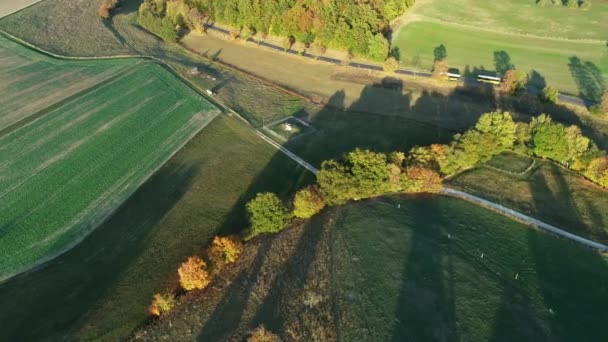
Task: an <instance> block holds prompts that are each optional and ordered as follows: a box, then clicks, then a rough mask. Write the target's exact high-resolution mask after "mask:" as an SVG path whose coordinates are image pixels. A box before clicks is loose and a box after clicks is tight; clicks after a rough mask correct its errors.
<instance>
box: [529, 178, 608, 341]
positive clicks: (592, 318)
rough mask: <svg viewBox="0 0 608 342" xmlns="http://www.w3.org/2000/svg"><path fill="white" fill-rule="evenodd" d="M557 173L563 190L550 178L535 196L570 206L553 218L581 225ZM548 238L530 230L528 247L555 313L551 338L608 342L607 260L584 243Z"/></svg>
mask: <svg viewBox="0 0 608 342" xmlns="http://www.w3.org/2000/svg"><path fill="white" fill-rule="evenodd" d="M554 167H556V166H554ZM554 173H555V174H556V179H557V180H556V182H555V183H556V186H557V187H558V189H557V190H552V189H551V187H550V186H549V184H548V182H547V181H546V180H545V179H544V178H542V177H540V178H539V177H537V178H536V180H535V182H534V188H533V189H532V193H533V196H534V199H535V201H536V203H537V205H539V206H551V204H557V203H566V204H565V207H564V206H562V207H560V208H558V209H557V208H555V207H553V208H552V210H553V211H554V213H553V214H555V211H560V212H563V213H564V214H565V215H566V216H568V220H570V221H575V222H576V221H580V216H579V215H578V212H577V210H576V207H575V206H574V200H573V199H572V197H571V191H570V189H569V188H568V185H567V183H566V182H565V180H564V179H563V178H562V176H561V175H560V173H559V172H558V171H555V172H554ZM574 233H577V232H576V231H575V232H574ZM545 234H546V233H543V232H538V231H533V230H530V231H529V232H528V245H529V248H530V249H531V251H532V255H533V257H534V263H535V269H536V273H537V275H538V278H539V280H538V281H539V285H540V291H541V294H542V296H543V298H544V303H545V306H546V307H547V308H548V309H547V310H548V311H549V324H550V328H551V334H552V335H555V336H557V337H558V339H560V340H563V341H575V340H576V341H605V340H607V339H608V331H607V330H606V329H605V325H606V321H607V320H608V265H607V263H606V260H605V258H603V257H601V256H600V255H599V254H598V253H597V252H595V251H592V250H588V249H587V248H586V247H583V246H581V245H579V244H575V243H574V242H571V241H566V240H563V239H558V238H553V237H547V236H545Z"/></svg>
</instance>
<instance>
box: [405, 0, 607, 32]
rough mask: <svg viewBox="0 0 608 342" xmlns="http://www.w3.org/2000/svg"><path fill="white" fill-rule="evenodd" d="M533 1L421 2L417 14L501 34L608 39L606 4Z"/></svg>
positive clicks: (435, 0)
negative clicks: (586, 7)
mask: <svg viewBox="0 0 608 342" xmlns="http://www.w3.org/2000/svg"><path fill="white" fill-rule="evenodd" d="M546 2H547V3H548V4H547V5H545V6H538V5H536V1H535V0H507V1H487V0H421V1H417V2H416V8H415V13H416V14H417V15H420V16H423V17H428V18H433V19H440V20H443V21H447V22H451V23H458V24H462V25H467V26H474V27H479V28H482V29H491V30H496V31H501V32H508V33H517V34H527V35H536V36H545V37H557V38H568V39H594V40H598V39H600V40H606V39H608V22H607V21H606V17H607V16H608V2H607V1H597V0H592V1H591V3H592V5H591V8H590V9H589V10H579V9H572V8H568V7H566V6H561V5H551V4H550V1H546Z"/></svg>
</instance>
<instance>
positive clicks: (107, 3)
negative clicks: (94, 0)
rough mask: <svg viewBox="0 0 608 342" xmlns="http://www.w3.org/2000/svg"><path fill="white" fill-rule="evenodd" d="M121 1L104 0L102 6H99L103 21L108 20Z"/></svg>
mask: <svg viewBox="0 0 608 342" xmlns="http://www.w3.org/2000/svg"><path fill="white" fill-rule="evenodd" d="M118 1H119V0H102V1H101V5H99V16H100V17H102V18H103V19H108V18H109V17H110V14H111V13H112V10H114V9H115V8H116V6H118Z"/></svg>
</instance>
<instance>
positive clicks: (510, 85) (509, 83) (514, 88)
mask: <svg viewBox="0 0 608 342" xmlns="http://www.w3.org/2000/svg"><path fill="white" fill-rule="evenodd" d="M527 82H528V76H527V75H526V73H525V72H523V71H518V70H513V69H511V70H509V71H507V72H506V74H505V75H504V77H503V80H502V82H501V83H500V91H502V92H504V93H508V94H511V95H516V94H517V93H519V92H520V91H522V90H525V89H526V83H527Z"/></svg>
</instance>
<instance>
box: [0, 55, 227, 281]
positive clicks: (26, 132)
mask: <svg viewBox="0 0 608 342" xmlns="http://www.w3.org/2000/svg"><path fill="white" fill-rule="evenodd" d="M23 50H24V49H23ZM70 63H71V62H69V61H56V63H55V65H56V68H57V69H59V70H58V71H57V75H61V73H62V72H64V70H65V69H67V70H68V73H70V71H69V68H70ZM121 67H123V68H124V66H121ZM38 70H39V68H35V69H34V70H32V72H33V73H34V74H33V75H32V76H29V74H28V73H27V71H26V70H24V69H23V68H19V67H14V66H13V64H4V65H2V67H1V68H0V71H1V72H3V73H4V74H6V75H7V78H8V79H9V80H12V79H15V78H14V77H18V76H25V77H26V78H27V77H30V78H31V80H30V81H29V82H32V83H36V81H38V84H45V82H44V75H45V73H44V72H40V73H38ZM100 70H102V73H103V69H100ZM110 70H112V72H113V73H116V72H119V71H118V70H114V69H110ZM49 72H50V70H49ZM85 77H86V73H84V74H83V75H81V78H82V79H85ZM95 81H97V82H99V79H98V77H97V75H96V74H93V80H87V82H91V83H93V82H95ZM83 82H84V81H83ZM49 86H51V85H50V84H49ZM55 86H56V85H55ZM33 88H36V87H35V86H34V87H33ZM21 89H23V88H22V87H15V88H13V87H10V86H9V87H8V89H7V93H6V94H7V95H8V96H6V97H3V99H5V98H9V101H7V102H6V103H13V102H14V105H15V108H16V109H19V108H24V107H19V105H20V104H21V105H22V104H23V103H36V102H37V101H38V100H37V93H38V92H37V91H35V90H32V91H31V92H29V91H28V92H26V93H24V92H22V91H21ZM61 89H65V88H58V90H57V91H56V92H57V93H58V94H59V95H58V96H57V99H54V100H55V101H57V100H58V99H59V98H60V97H66V96H70V92H71V90H68V92H67V93H66V94H63V93H62V92H61ZM68 89H69V87H68ZM38 91H42V90H41V89H38ZM15 94H17V95H15ZM13 99H18V100H19V101H17V100H13ZM45 101H51V99H50V98H47V99H46V100H45ZM53 104H54V103H53V102H45V105H46V106H51V108H50V109H49V110H48V111H46V112H44V113H42V114H41V115H38V116H37V117H36V118H34V119H32V120H27V122H25V123H23V124H21V122H19V123H18V124H17V125H15V126H16V127H15V128H14V129H11V130H8V131H6V132H5V133H4V134H2V135H1V136H0V173H1V174H2V177H1V178H0V189H2V190H1V191H0V198H1V199H2V201H1V202H0V224H1V225H2V227H3V232H2V233H3V234H2V240H1V241H0V252H1V253H2V255H3V258H2V260H0V279H4V278H7V277H9V276H10V275H12V274H15V273H17V272H20V271H22V270H24V269H27V268H29V267H31V266H33V265H35V264H36V263H39V262H40V261H42V260H48V259H49V258H51V257H53V256H55V255H56V254H57V253H60V252H62V251H64V250H65V249H66V248H68V247H70V246H72V245H73V244H74V243H76V242H78V241H79V240H80V239H82V237H83V236H84V235H86V234H87V233H89V232H90V231H91V230H93V229H94V228H95V227H96V226H97V225H99V224H100V223H101V222H102V221H103V220H104V219H106V218H107V217H108V215H110V214H111V213H112V212H113V211H114V210H115V208H116V207H117V206H118V205H120V204H121V203H122V202H123V201H124V200H125V199H126V198H128V197H129V196H130V195H131V194H132V193H133V192H134V191H135V190H136V189H137V188H138V187H139V186H140V185H141V183H142V182H144V181H145V180H146V179H147V178H148V177H149V176H150V175H151V174H152V173H153V172H155V171H156V170H157V169H158V168H159V167H160V166H161V165H163V164H164V163H165V161H166V160H167V159H168V158H169V157H171V155H173V153H175V152H176V151H177V150H178V149H180V148H181V147H182V146H183V145H184V144H185V143H186V142H187V141H188V140H189V139H190V138H191V137H192V136H194V135H195V134H196V133H197V132H199V131H200V130H201V129H202V128H203V127H205V126H206V125H207V124H208V123H209V122H210V121H211V120H212V119H213V118H214V117H215V116H216V115H217V114H218V113H219V111H218V110H217V109H216V108H215V107H213V106H212V105H211V104H210V103H208V102H206V101H205V100H203V99H202V98H201V97H200V96H199V95H198V94H197V93H195V92H194V91H193V90H192V89H190V88H188V87H187V86H186V85H185V84H184V83H183V82H181V81H180V80H178V79H177V78H176V77H175V76H173V75H172V74H171V73H169V72H168V71H167V70H165V69H164V68H163V67H161V66H160V65H157V64H152V63H144V64H140V65H137V66H134V67H131V68H130V69H129V70H127V71H126V72H123V74H122V75H120V76H119V77H115V78H113V79H112V80H110V81H108V82H105V83H102V84H97V85H91V88H89V89H88V90H87V91H85V92H82V93H80V94H79V96H76V97H72V98H70V99H69V100H67V101H64V102H62V103H60V104H57V105H54V106H53ZM26 107H27V106H26ZM5 108H6V107H5ZM9 108H12V107H10V106H9ZM3 114H5V116H6V115H10V112H9V111H4V108H3ZM25 117H27V115H25ZM18 119H21V118H18Z"/></svg>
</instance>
